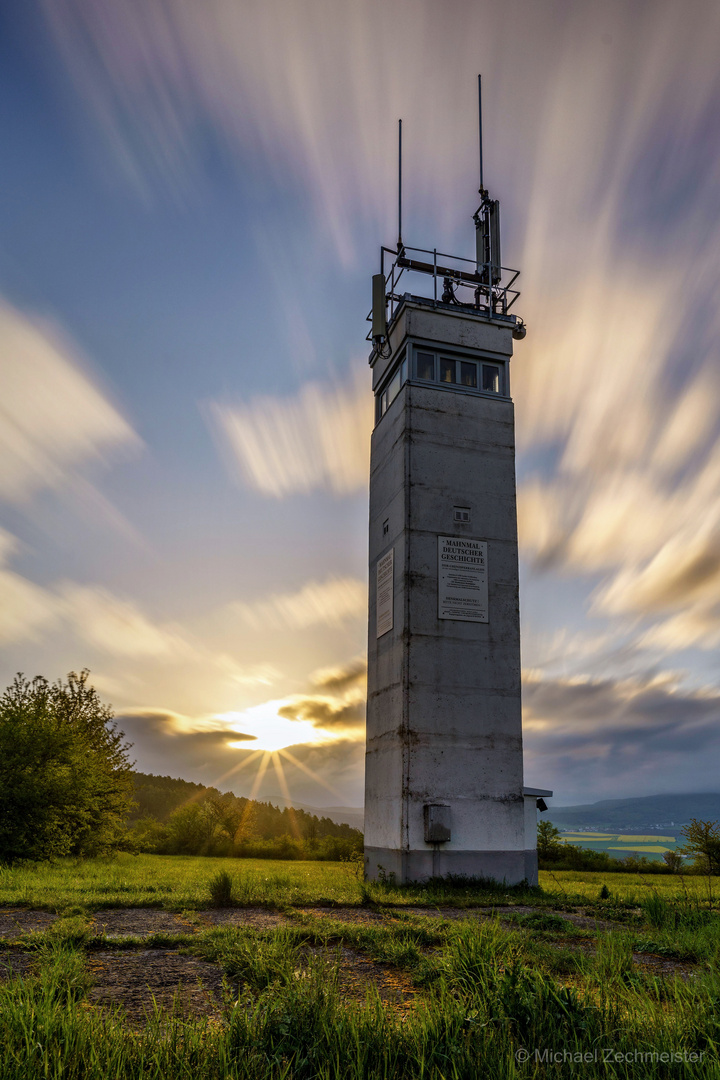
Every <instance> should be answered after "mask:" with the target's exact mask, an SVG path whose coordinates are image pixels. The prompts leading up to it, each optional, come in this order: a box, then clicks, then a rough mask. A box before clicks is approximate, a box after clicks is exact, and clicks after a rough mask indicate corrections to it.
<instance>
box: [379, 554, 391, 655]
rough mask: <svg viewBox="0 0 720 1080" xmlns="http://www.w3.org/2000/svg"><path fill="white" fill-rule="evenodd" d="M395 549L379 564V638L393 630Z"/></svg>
mask: <svg viewBox="0 0 720 1080" xmlns="http://www.w3.org/2000/svg"><path fill="white" fill-rule="evenodd" d="M394 557H395V548H390V550H389V551H388V552H387V554H385V555H383V557H382V559H378V564H377V593H376V596H377V637H382V636H383V634H387V632H388V630H392V628H393V563H394Z"/></svg>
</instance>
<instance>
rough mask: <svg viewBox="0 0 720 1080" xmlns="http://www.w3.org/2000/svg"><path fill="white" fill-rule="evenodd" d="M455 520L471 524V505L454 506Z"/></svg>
mask: <svg viewBox="0 0 720 1080" xmlns="http://www.w3.org/2000/svg"><path fill="white" fill-rule="evenodd" d="M453 521H459V522H461V523H462V524H463V525H469V524H470V507H469V506H453Z"/></svg>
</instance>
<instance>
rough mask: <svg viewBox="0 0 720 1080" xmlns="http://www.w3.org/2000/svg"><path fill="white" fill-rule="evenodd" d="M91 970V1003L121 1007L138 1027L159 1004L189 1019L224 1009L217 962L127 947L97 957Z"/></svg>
mask: <svg viewBox="0 0 720 1080" xmlns="http://www.w3.org/2000/svg"><path fill="white" fill-rule="evenodd" d="M87 966H88V970H89V972H90V975H91V976H92V979H93V983H94V985H93V986H92V987H91V989H90V990H89V992H88V994H87V1001H88V1003H89V1004H91V1005H101V1006H105V1007H112V1008H116V1009H117V1008H121V1009H122V1010H123V1012H124V1014H125V1016H126V1017H127V1019H128V1020H129V1021H130V1022H131V1023H134V1024H138V1023H144V1022H145V1021H146V1020H147V1018H148V1017H149V1016H152V1014H153V1012H154V1010H155V1006H157V1007H159V1008H161V1009H163V1010H165V1011H167V1012H168V1013H170V1014H172V1015H174V1016H178V1017H183V1018H188V1017H191V1016H192V1017H200V1016H216V1015H219V1014H220V1012H221V1010H222V1004H223V974H222V971H221V969H220V968H219V967H218V966H217V964H209V963H207V962H206V961H204V960H196V959H195V958H194V957H189V956H180V954H179V953H176V952H173V951H171V950H169V949H124V950H122V951H121V952H101V953H94V954H91V955H90V956H89V957H88V964H87Z"/></svg>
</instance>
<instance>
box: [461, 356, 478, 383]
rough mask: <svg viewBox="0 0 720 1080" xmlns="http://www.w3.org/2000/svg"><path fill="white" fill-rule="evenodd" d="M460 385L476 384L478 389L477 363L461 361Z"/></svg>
mask: <svg viewBox="0 0 720 1080" xmlns="http://www.w3.org/2000/svg"><path fill="white" fill-rule="evenodd" d="M460 385H461V386H474V387H475V388H476V389H477V364H468V363H466V362H465V361H464V360H461V361H460Z"/></svg>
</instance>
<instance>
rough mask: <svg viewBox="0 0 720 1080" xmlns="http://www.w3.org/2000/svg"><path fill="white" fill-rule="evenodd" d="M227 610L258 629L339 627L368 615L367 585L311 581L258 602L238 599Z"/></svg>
mask: <svg viewBox="0 0 720 1080" xmlns="http://www.w3.org/2000/svg"><path fill="white" fill-rule="evenodd" d="M225 610H226V612H227V614H228V615H229V616H230V618H231V620H233V621H237V622H240V623H243V624H244V625H246V626H248V627H253V628H255V629H258V630H261V629H268V630H271V629H280V628H289V629H291V630H306V629H308V628H309V627H311V626H319V625H325V626H338V625H340V624H341V623H344V622H346V621H347V620H349V619H361V618H365V617H366V615H367V585H366V584H365V583H364V582H362V581H358V580H357V579H356V578H329V579H328V580H327V581H310V582H308V583H307V584H306V585H303V587H302V588H301V589H299V590H298V591H297V592H292V593H277V594H275V595H271V596H268V597H266V598H264V599H262V600H257V601H255V603H242V602H236V603H234V604H229V605H228V607H227V608H226V609H225Z"/></svg>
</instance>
